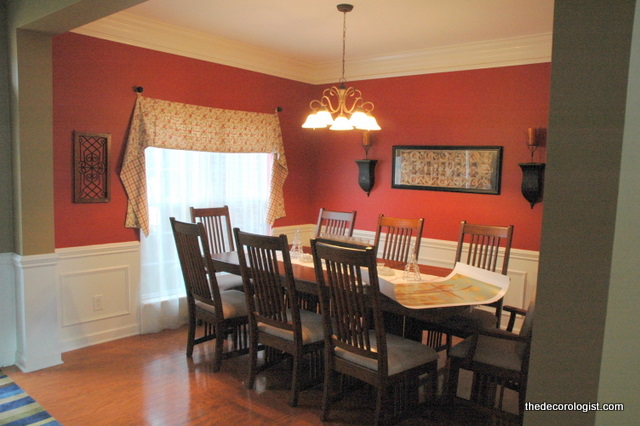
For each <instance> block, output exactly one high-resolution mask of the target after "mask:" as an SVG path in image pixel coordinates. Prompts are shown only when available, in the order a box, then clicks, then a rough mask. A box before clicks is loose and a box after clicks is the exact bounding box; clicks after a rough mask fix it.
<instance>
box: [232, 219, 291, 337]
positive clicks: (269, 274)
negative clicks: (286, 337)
mask: <svg viewBox="0 0 640 426" xmlns="http://www.w3.org/2000/svg"><path fill="white" fill-rule="evenodd" d="M233 232H234V236H235V240H236V246H237V247H238V260H239V263H240V271H241V274H242V279H243V285H244V291H245V293H246V294H247V295H249V296H251V297H247V307H248V309H249V312H250V315H252V316H253V318H254V320H255V321H257V322H262V323H265V324H268V325H271V326H274V327H279V328H282V329H285V330H289V331H293V332H294V333H297V334H298V335H301V328H300V311H299V306H298V300H297V292H296V289H295V282H294V278H293V269H292V267H291V258H290V256H289V243H288V241H287V236H286V235H280V236H279V237H272V236H267V235H258V234H251V233H248V232H242V231H240V229H238V228H234V230H233ZM278 257H280V258H281V259H282V263H283V265H284V266H283V269H284V271H281V269H280V265H279V263H278ZM282 272H284V277H283V276H282ZM288 311H289V312H290V314H291V318H287V312H288Z"/></svg>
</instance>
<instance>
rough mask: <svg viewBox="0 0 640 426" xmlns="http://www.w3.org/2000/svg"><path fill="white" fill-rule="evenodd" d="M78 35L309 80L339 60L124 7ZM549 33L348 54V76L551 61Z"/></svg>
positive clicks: (332, 69)
mask: <svg viewBox="0 0 640 426" xmlns="http://www.w3.org/2000/svg"><path fill="white" fill-rule="evenodd" d="M73 32H75V33H78V34H83V35H87V36H91V37H96V38H101V39H105V40H110V41H115V42H118V43H123V44H128V45H132V46H137V47H143V48H146V49H152V50H157V51H161V52H165V53H172V54H176V55H181V56H186V57H189V58H195V59H200V60H204V61H209V62H214V63H218V64H223V65H229V66H232V67H236V68H242V69H246V70H250V71H256V72H260V73H264V74H268V75H273V76H276V77H282V78H287V79H290V80H296V81H301V82H304V83H309V84H326V83H333V82H336V80H337V78H338V77H339V75H338V70H340V66H341V65H340V62H339V61H335V62H326V63H306V62H302V61H299V60H296V59H292V58H289V57H286V56H283V55H278V54H275V53H271V52H267V51H265V50H262V49H257V48H255V47H252V46H248V45H245V44H240V43H237V42H234V41H231V40H227V39H222V38H219V37H214V36H211V35H209V34H205V33H202V32H199V31H194V30H191V29H188V28H184V27H178V26H172V25H167V24H165V23H160V22H158V21H155V20H153V19H148V18H141V17H140V16H135V15H132V14H130V13H127V12H121V13H118V14H115V15H112V16H109V17H106V18H103V19H100V20H98V21H94V22H92V23H90V24H87V25H85V26H82V27H80V28H77V29H75V30H73ZM551 44H552V35H551V33H544V34H534V35H530V36H522V37H514V38H509V39H500V40H489V41H483V42H473V43H466V44H460V45H453V46H445V47H440V48H432V49H420V50H412V51H407V52H401V53H399V54H395V55H392V56H386V57H379V56H377V57H367V58H362V57H361V58H350V59H348V60H347V66H346V68H347V69H348V70H349V75H347V79H348V80H349V81H358V80H368V79H373V78H388V77H398V76H407V75H418V74H430V73H441V72H450V71H462V70H471V69H482V68H493V67H505V66H513V65H525V64H535V63H542V62H550V61H551Z"/></svg>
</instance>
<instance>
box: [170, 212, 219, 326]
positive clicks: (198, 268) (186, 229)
mask: <svg viewBox="0 0 640 426" xmlns="http://www.w3.org/2000/svg"><path fill="white" fill-rule="evenodd" d="M170 221H171V229H172V230H173V236H174V239H175V242H176V249H177V250H178V258H179V260H180V267H181V268H182V276H183V277H184V283H185V288H186V292H187V298H188V299H189V303H193V301H194V300H199V301H202V302H205V303H209V304H211V305H214V307H215V311H216V315H218V314H219V315H222V302H221V299H220V290H219V288H218V281H217V280H216V275H215V267H214V265H213V262H212V261H211V252H210V250H209V244H208V242H207V238H206V236H205V230H204V226H203V225H202V224H201V223H186V222H179V221H177V220H176V219H175V218H173V217H172V218H170Z"/></svg>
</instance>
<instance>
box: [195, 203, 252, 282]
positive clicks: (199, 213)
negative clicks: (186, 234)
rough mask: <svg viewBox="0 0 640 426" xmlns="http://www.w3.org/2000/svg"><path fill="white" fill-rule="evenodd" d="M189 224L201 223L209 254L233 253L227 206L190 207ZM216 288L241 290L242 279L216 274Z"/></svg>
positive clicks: (235, 276) (225, 274)
mask: <svg viewBox="0 0 640 426" xmlns="http://www.w3.org/2000/svg"><path fill="white" fill-rule="evenodd" d="M189 212H190V214H191V222H193V223H202V224H203V225H204V229H205V231H206V237H207V240H208V242H209V248H210V249H211V253H224V252H228V251H234V250H235V248H234V245H233V233H232V232H231V215H230V214H229V206H226V205H225V206H222V207H206V208H195V207H190V208H189ZM217 278H218V286H219V287H220V289H221V290H230V289H236V290H241V289H242V277H241V276H239V275H234V274H229V273H226V272H218V274H217Z"/></svg>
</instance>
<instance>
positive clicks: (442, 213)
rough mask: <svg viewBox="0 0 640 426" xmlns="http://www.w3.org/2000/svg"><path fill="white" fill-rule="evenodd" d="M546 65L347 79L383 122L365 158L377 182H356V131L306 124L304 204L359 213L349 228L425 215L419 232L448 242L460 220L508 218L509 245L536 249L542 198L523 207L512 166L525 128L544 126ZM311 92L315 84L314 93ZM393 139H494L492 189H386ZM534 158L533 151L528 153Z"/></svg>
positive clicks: (521, 153) (519, 158)
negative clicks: (308, 162)
mask: <svg viewBox="0 0 640 426" xmlns="http://www.w3.org/2000/svg"><path fill="white" fill-rule="evenodd" d="M550 72H551V66H550V64H549V63H545V64H538V65H526V66H515V67H504V68H492V69H484V70H473V71H460V72H450V73H441V74H428V75H420V76H411V77H397V78H387V79H379V80H368V81H358V82H354V83H353V84H350V85H353V86H354V87H355V88H357V89H360V90H361V91H362V93H363V95H364V97H365V98H366V99H367V100H370V101H372V102H373V103H374V104H375V110H374V112H375V115H376V118H377V120H378V123H379V124H380V126H381V127H382V130H380V131H378V132H372V133H371V134H372V136H373V138H374V145H373V147H372V148H371V149H370V151H369V158H371V159H376V160H378V164H377V166H376V185H375V187H374V189H373V191H371V194H370V196H369V197H367V195H366V194H365V193H364V192H363V191H362V190H361V189H360V187H359V186H358V182H357V166H356V164H355V162H354V160H355V159H359V158H364V150H363V149H362V148H361V146H360V135H359V134H356V133H353V132H346V133H340V132H332V131H329V130H324V129H323V130H308V131H307V132H308V133H309V134H310V136H309V137H310V138H311V139H310V144H311V145H312V146H313V155H314V158H315V160H314V161H315V162H316V163H317V171H316V172H317V176H318V177H319V178H318V179H317V185H316V186H315V187H314V190H313V192H314V198H313V206H314V209H313V210H314V211H317V210H318V209H319V208H320V207H326V208H330V209H337V210H358V217H357V220H356V228H357V229H367V230H371V231H373V230H374V229H375V226H376V221H377V217H378V214H380V213H383V214H385V215H387V216H395V217H424V218H425V231H424V236H425V237H428V238H436V239H442V240H456V239H457V235H458V230H459V226H460V221H461V220H467V221H468V222H475V223H485V224H495V225H507V224H513V225H514V226H515V229H514V247H516V248H521V249H529V250H539V243H540V232H541V221H542V206H543V204H537V205H536V206H535V207H534V208H533V209H532V208H531V207H530V205H529V203H528V202H527V201H526V200H525V199H524V198H523V196H522V194H521V192H520V185H521V182H522V172H521V170H520V167H519V166H518V163H522V162H529V161H530V154H529V151H528V150H527V148H526V146H525V142H524V141H525V139H524V132H525V130H526V129H527V128H528V127H547V117H548V108H549V90H550ZM320 93H321V89H320V88H318V89H316V90H315V96H316V97H317V96H318V95H319V94H320ZM336 133H340V134H336ZM394 145H498V146H503V147H504V151H503V168H502V187H501V193H500V195H480V194H468V193H454V192H440V191H420V190H406V189H392V188H391V155H392V146H394ZM543 157H544V150H543V149H541V150H539V152H537V153H536V157H535V160H536V161H544V158H543ZM283 223H284V221H283Z"/></svg>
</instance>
